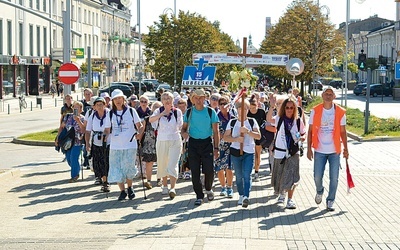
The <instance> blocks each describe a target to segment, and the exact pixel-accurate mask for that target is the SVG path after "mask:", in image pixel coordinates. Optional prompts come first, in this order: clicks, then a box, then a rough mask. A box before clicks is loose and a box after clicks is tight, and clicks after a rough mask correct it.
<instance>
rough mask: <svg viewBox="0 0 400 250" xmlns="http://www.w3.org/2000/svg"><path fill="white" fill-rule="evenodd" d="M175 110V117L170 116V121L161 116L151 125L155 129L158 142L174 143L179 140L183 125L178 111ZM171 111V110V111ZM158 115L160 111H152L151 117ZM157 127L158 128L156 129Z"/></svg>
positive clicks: (180, 112) (180, 113)
mask: <svg viewBox="0 0 400 250" xmlns="http://www.w3.org/2000/svg"><path fill="white" fill-rule="evenodd" d="M175 110H176V115H177V116H176V119H175V115H174V114H173V113H172V114H171V119H170V120H169V121H168V119H167V117H165V116H162V117H161V118H160V119H159V120H157V121H155V122H153V123H152V124H151V125H152V126H153V128H154V129H157V130H158V131H157V140H158V141H175V140H180V139H181V128H182V125H183V118H182V117H183V116H182V111H181V110H180V109H175ZM171 111H172V110H171ZM159 114H160V109H159V108H158V109H156V110H154V113H153V114H152V115H151V116H157V115H159ZM157 126H158V128H157Z"/></svg>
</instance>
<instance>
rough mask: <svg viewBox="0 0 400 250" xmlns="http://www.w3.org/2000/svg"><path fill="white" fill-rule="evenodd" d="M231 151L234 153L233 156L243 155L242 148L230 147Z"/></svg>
mask: <svg viewBox="0 0 400 250" xmlns="http://www.w3.org/2000/svg"><path fill="white" fill-rule="evenodd" d="M229 153H230V154H231V155H232V156H235V157H240V156H241V155H240V149H236V148H232V147H231V148H229Z"/></svg>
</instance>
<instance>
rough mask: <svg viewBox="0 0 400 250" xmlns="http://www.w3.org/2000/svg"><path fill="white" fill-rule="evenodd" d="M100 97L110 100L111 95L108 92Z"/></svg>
mask: <svg viewBox="0 0 400 250" xmlns="http://www.w3.org/2000/svg"><path fill="white" fill-rule="evenodd" d="M100 97H103V98H104V99H106V98H110V95H109V94H108V93H107V92H103V93H101V94H100Z"/></svg>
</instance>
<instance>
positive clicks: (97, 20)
mask: <svg viewBox="0 0 400 250" xmlns="http://www.w3.org/2000/svg"><path fill="white" fill-rule="evenodd" d="M96 26H97V27H98V26H99V13H96Z"/></svg>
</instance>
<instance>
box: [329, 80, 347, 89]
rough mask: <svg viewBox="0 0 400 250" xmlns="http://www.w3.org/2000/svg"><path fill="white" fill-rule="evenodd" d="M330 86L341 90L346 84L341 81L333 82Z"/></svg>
mask: <svg viewBox="0 0 400 250" xmlns="http://www.w3.org/2000/svg"><path fill="white" fill-rule="evenodd" d="M329 86H331V87H333V88H337V89H341V88H343V87H344V84H343V82H342V81H341V80H332V81H330V82H329Z"/></svg>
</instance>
